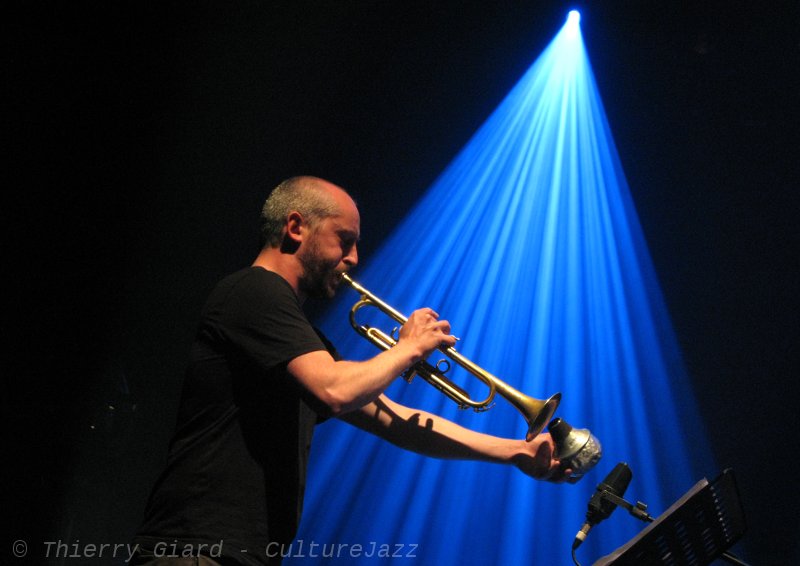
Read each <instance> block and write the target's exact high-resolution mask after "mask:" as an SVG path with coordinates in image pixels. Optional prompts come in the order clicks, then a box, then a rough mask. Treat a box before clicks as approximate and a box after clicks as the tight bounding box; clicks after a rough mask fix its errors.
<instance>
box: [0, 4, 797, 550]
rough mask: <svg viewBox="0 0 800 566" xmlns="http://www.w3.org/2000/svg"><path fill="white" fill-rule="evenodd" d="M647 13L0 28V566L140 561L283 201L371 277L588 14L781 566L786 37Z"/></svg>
mask: <svg viewBox="0 0 800 566" xmlns="http://www.w3.org/2000/svg"><path fill="white" fill-rule="evenodd" d="M481 4H485V5H481ZM651 4H655V3H648V2H602V1H600V2H591V3H585V4H581V3H576V4H566V3H563V2H554V1H549V2H527V3H523V2H513V3H511V2H509V3H506V2H499V3H489V2H486V3H463V4H462V3H456V2H440V1H435V0H430V1H428V2H410V3H409V2H391V3H390V2H377V3H372V2H324V3H323V2H319V3H310V2H260V3H259V2H235V3H227V2H225V3H222V2H221V3H216V4H213V3H195V2H187V3H176V2H171V3H156V2H149V3H148V2H143V3H124V4H121V3H116V2H111V3H104V2H103V3H101V2H97V3H93V4H89V3H77V4H74V3H39V4H35V5H29V4H28V3H19V4H6V5H5V8H4V12H5V17H4V24H3V28H4V32H3V34H2V35H3V39H2V41H3V42H4V44H5V45H4V47H5V48H4V49H3V55H2V56H3V61H4V63H5V64H4V71H5V72H4V80H3V82H4V84H5V89H4V90H5V91H6V94H7V95H10V102H7V103H6V105H4V110H5V112H4V114H5V116H6V119H5V120H4V128H3V129H4V131H5V136H4V137H5V138H6V152H5V156H6V159H7V160H8V163H7V166H6V167H4V173H5V175H4V178H5V182H4V183H3V184H4V185H5V191H4V195H5V196H4V200H5V201H6V205H4V206H3V216H4V222H3V226H4V228H5V229H6V232H7V234H6V237H5V243H4V246H3V248H4V257H5V270H4V272H5V277H4V278H5V280H6V286H5V288H6V293H5V294H4V296H5V301H4V303H5V305H4V317H3V320H4V327H5V328H4V335H5V340H4V342H5V343H6V346H7V347H8V352H7V353H6V355H5V356H4V359H5V362H6V368H5V369H4V371H3V382H4V388H3V407H2V409H3V415H4V419H7V426H4V427H3V430H4V433H5V434H6V436H7V438H6V440H7V442H6V446H7V447H8V449H7V450H8V451H7V457H6V461H7V462H8V463H9V464H10V466H7V469H10V477H9V479H8V481H5V482H4V488H3V489H4V501H5V502H6V503H4V505H3V507H4V510H5V514H6V516H7V518H8V519H10V520H11V524H12V525H13V528H12V529H10V530H7V537H8V544H7V545H6V546H4V547H3V548H2V549H0V556H7V555H10V550H9V549H10V548H11V541H14V540H16V539H24V540H27V541H28V544H29V545H30V547H31V555H30V556H31V557H33V558H30V557H29V558H30V559H31V562H33V561H35V557H36V556H39V555H41V554H42V553H41V546H40V545H41V542H42V541H48V540H57V539H58V538H60V539H61V540H63V541H65V542H67V541H74V540H76V539H80V540H82V541H83V542H98V543H99V542H111V543H115V542H127V541H128V540H129V537H130V534H131V532H132V529H134V528H135V526H136V523H137V521H138V519H139V517H140V515H141V513H142V509H143V506H144V501H145V498H146V495H147V492H148V490H149V488H150V485H151V482H152V481H153V479H154V476H155V474H156V473H157V472H158V469H159V467H160V465H161V464H162V462H163V458H164V454H165V449H166V442H167V440H168V437H169V433H170V429H171V426H172V423H173V421H174V411H175V407H176V404H177V395H178V391H179V386H180V374H181V372H182V367H183V362H184V359H185V353H186V350H187V347H188V344H189V340H190V338H191V334H192V330H193V325H194V322H195V321H196V317H197V314H198V311H199V308H200V305H201V302H202V300H203V299H204V297H205V295H206V293H207V292H208V291H209V290H210V288H211V286H212V285H213V284H214V283H215V282H216V281H217V280H218V279H219V278H221V277H222V276H223V275H225V274H227V273H228V272H231V271H233V270H236V269H238V268H239V267H241V266H243V265H246V264H249V262H250V261H251V260H252V257H253V256H254V254H255V252H256V247H257V235H256V230H257V218H258V211H259V208H260V205H261V203H262V201H263V199H264V197H265V196H266V194H267V192H268V191H269V189H270V188H271V187H272V186H274V185H275V184H277V183H278V182H279V181H281V180H282V179H284V178H286V177H288V176H291V175H295V174H316V175H319V176H322V177H326V178H329V179H330V180H332V181H334V182H337V183H339V184H342V185H343V186H345V187H348V188H350V189H351V190H352V191H353V192H354V194H355V195H356V197H357V199H358V201H359V203H360V205H361V209H362V218H363V226H362V232H363V238H362V245H361V256H362V262H365V263H366V262H368V261H369V256H370V253H371V251H372V250H374V249H375V248H376V246H377V244H378V243H379V242H380V241H381V239H382V238H384V237H385V236H386V235H387V234H389V233H390V232H391V230H392V228H393V226H394V225H395V224H396V223H397V222H398V221H399V220H400V219H401V218H402V217H403V215H404V213H405V212H406V211H407V210H408V209H409V208H410V207H411V206H412V205H413V204H414V202H415V200H416V199H417V198H418V197H419V196H420V195H421V194H422V193H423V192H424V190H425V189H426V188H427V186H429V185H430V183H431V182H432V181H433V180H434V179H435V178H436V176H437V175H438V174H439V173H440V172H441V171H442V170H443V169H444V167H445V166H446V165H447V164H448V163H449V161H450V160H451V159H452V158H453V157H454V156H455V154H456V152H457V151H458V150H459V149H460V148H461V147H462V146H463V145H464V144H465V143H466V141H467V140H468V139H469V138H470V136H471V135H472V134H473V133H474V131H475V130H476V129H477V128H478V127H479V126H480V124H481V123H482V122H483V120H484V119H485V118H486V117H488V115H489V114H490V113H491V111H492V110H493V109H494V108H495V107H496V106H497V104H498V103H499V102H500V100H501V99H502V98H503V97H504V95H505V94H506V93H507V92H508V90H509V89H510V88H511V87H512V86H513V85H514V84H515V83H516V81H517V80H518V79H519V78H520V77H521V75H522V74H523V73H524V71H525V70H526V69H527V68H528V67H529V66H530V64H531V63H532V62H533V61H534V60H535V59H536V57H537V56H538V55H539V54H540V53H541V51H542V49H543V48H544V47H545V46H546V45H547V43H549V41H550V40H551V39H552V38H553V36H554V35H555V34H556V32H557V31H558V30H559V29H560V27H561V26H562V25H563V22H564V21H565V18H566V14H567V11H568V10H569V9H570V8H572V7H579V8H581V11H582V30H583V35H584V40H585V43H586V47H587V51H588V54H589V58H590V60H591V63H592V66H593V70H594V74H595V77H596V79H597V83H598V87H599V90H600V94H601V96H602V99H603V104H604V106H605V109H606V112H607V115H608V120H609V123H610V125H611V129H612V133H613V135H614V138H615V142H616V144H617V148H618V150H619V154H620V158H621V160H622V164H623V168H624V171H625V173H626V177H627V179H628V182H629V185H630V188H631V192H632V195H633V198H634V202H635V204H636V207H637V210H638V212H639V216H640V220H641V223H642V226H643V229H644V232H645V236H646V238H647V242H648V245H649V248H650V251H651V254H652V257H653V261H654V263H655V266H656V270H657V273H658V276H659V278H660V282H661V284H662V289H663V292H664V295H665V297H666V301H667V304H668V308H669V311H670V314H671V317H672V321H673V324H674V328H675V331H676V334H677V336H678V340H679V342H680V345H681V348H682V350H683V354H684V357H685V360H686V365H687V368H688V371H689V374H690V376H691V378H692V380H693V382H694V383H695V389H696V393H697V396H698V400H699V403H700V407H701V409H702V411H703V415H704V417H705V420H706V423H707V427H708V429H709V434H710V436H711V439H712V441H713V447H714V452H715V456H716V459H717V461H718V463H719V465H720V467H732V468H733V469H734V471H735V473H736V475H737V479H738V482H739V486H740V490H741V492H742V496H743V499H744V505H745V511H746V513H747V518H748V523H749V527H750V530H749V532H748V534H747V535H746V538H745V540H746V546H745V549H746V551H747V556H748V558H749V559H750V561H752V563H753V564H761V565H768V564H788V563H793V562H794V563H797V562H800V556H798V550H797V549H798V546H797V542H796V537H797V534H798V532H800V520H798V512H797V509H798V504H800V501H798V495H797V491H798V489H797V481H796V474H797V468H798V465H797V464H798V456H797V449H798V442H797V432H798V416H797V414H798V410H799V409H800V407H798V401H797V399H798V395H797V392H796V389H797V388H796V387H795V386H794V382H795V380H796V379H797V376H798V366H799V364H798V331H797V327H798V322H797V321H798V313H797V309H796V301H795V294H796V291H797V289H798V273H799V272H800V271H799V270H798V259H797V254H798V251H799V248H798V230H797V227H796V221H795V217H796V215H797V212H798V206H797V205H798V201H797V196H796V194H797V190H798V188H800V183H799V182H798V181H799V180H800V175H799V174H798V164H797V163H798V161H800V159H798V157H799V156H800V144H799V143H798V134H797V131H798V126H800V123H799V121H798V115H799V114H800V113H799V112H798V101H800V88H798V74H799V73H800V38H799V36H798V33H799V32H798V30H800V17H799V11H800V10H799V9H798V3H797V2H791V3H785V4H780V3H764V4H761V5H755V4H754V5H751V6H748V5H744V6H740V5H731V4H730V3H722V2H709V3H703V4H702V5H698V6H695V7H693V8H687V7H686V6H685V5H681V6H677V5H676V6H665V5H663V3H660V4H661V5H660V7H654V6H651ZM653 418H658V416H657V415H653ZM663 430H664V431H665V433H667V434H668V433H669V430H670V423H663ZM687 441H688V442H691V439H687ZM681 457H682V455H681V454H676V455H675V465H676V466H680V465H681ZM687 487H688V486H687ZM565 558H566V557H565ZM9 560H13V557H10V558H9V559H5V558H4V559H3V562H4V563H14V562H9ZM566 562H567V559H565V563H566ZM20 563H21V562H20Z"/></svg>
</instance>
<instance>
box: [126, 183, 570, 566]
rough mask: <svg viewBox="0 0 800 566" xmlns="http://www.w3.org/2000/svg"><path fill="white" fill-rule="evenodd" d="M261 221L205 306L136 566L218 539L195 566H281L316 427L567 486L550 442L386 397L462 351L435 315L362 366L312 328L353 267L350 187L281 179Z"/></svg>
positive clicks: (429, 313) (405, 329) (415, 319)
mask: <svg viewBox="0 0 800 566" xmlns="http://www.w3.org/2000/svg"><path fill="white" fill-rule="evenodd" d="M262 221H263V229H262V231H263V239H264V245H263V248H262V249H261V251H260V253H259V254H258V256H257V257H256V258H255V261H254V262H253V264H252V265H251V266H250V267H248V268H246V269H243V270H241V271H239V272H237V273H234V274H232V275H230V276H228V277H227V278H225V279H223V280H222V281H221V282H220V283H219V284H218V285H217V287H216V288H215V289H214V290H213V291H212V293H211V295H210V296H209V298H208V301H207V302H206V305H205V307H204V309H203V312H202V316H201V320H200V324H199V326H198V331H197V335H196V338H195V341H194V344H193V346H192V349H191V354H190V359H189V364H188V368H187V373H186V376H185V381H184V387H183V393H182V397H181V403H180V409H179V413H178V421H177V427H176V431H175V434H174V436H173V439H172V441H171V443H170V450H169V455H168V461H167V467H166V469H165V471H164V472H163V473H162V475H161V476H160V478H159V480H158V482H157V483H156V485H155V487H154V489H153V491H152V493H151V496H150V500H149V502H148V505H147V511H146V516H145V520H144V523H143V524H142V526H141V527H140V529H139V531H138V534H137V536H136V539H135V542H136V543H137V544H138V545H139V548H140V551H139V556H138V558H137V559H135V560H134V562H133V563H134V564H151V563H152V564H156V563H157V564H169V563H176V564H178V563H181V562H179V560H180V559H178V558H176V559H175V560H174V561H173V562H169V561H166V560H165V558H163V557H161V558H159V554H158V552H157V551H156V550H157V548H159V547H158V545H159V544H161V545H162V546H163V545H164V544H176V545H180V544H184V545H195V546H193V547H192V548H198V549H201V551H200V552H198V554H203V552H202V549H209V548H211V545H214V544H219V543H220V541H222V543H223V544H222V545H221V549H220V548H218V550H221V552H217V553H215V554H214V555H213V556H214V558H213V560H212V559H211V558H209V557H207V556H206V557H202V559H201V560H200V563H201V564H277V563H279V561H280V557H279V554H278V556H277V557H276V556H275V554H276V553H274V552H272V553H270V552H267V549H268V548H273V549H274V548H275V546H276V544H277V545H288V544H289V543H290V542H291V541H292V539H293V537H294V535H295V532H296V530H297V526H298V524H299V521H300V513H301V510H302V500H303V490H304V486H305V474H306V463H307V460H308V454H309V450H310V446H311V437H312V432H313V429H314V425H315V424H316V423H317V422H320V421H321V420H323V419H326V418H330V417H336V418H340V419H342V420H345V421H347V422H348V423H351V424H353V425H355V426H357V427H359V428H361V429H364V430H366V431H369V432H371V433H373V434H376V435H378V436H380V437H382V438H384V439H386V440H388V441H390V442H392V443H393V444H396V445H397V446H400V447H402V448H406V449H408V450H412V451H414V452H417V453H419V454H423V455H426V456H432V457H436V458H457V459H469V460H481V461H488V462H496V463H501V464H511V465H514V466H516V467H517V468H519V469H520V470H521V471H522V472H523V473H525V474H527V475H529V476H531V477H533V478H536V479H540V480H547V481H552V482H562V481H565V480H566V479H567V478H568V477H569V475H570V473H571V470H564V469H561V466H560V462H559V461H558V460H557V459H555V457H554V445H553V441H552V438H551V437H550V435H549V434H547V433H545V434H539V435H537V436H535V437H534V438H533V439H532V440H531V441H530V442H526V441H525V440H522V439H520V440H517V439H507V438H499V437H495V436H491V435H487V434H482V433H478V432H475V431H471V430H468V429H465V428H463V427H461V426H459V425H457V424H455V423H453V422H451V421H449V420H446V419H444V418H441V417H439V416H436V415H433V414H430V413H427V412H424V411H420V410H417V409H413V408H410V407H405V406H403V405H400V404H398V403H395V402H394V401H392V400H391V399H389V398H388V397H386V395H384V390H385V389H386V388H387V387H388V386H389V385H390V384H391V383H392V382H393V381H394V380H395V379H396V378H397V377H398V376H399V375H401V374H402V373H403V372H404V371H405V370H407V369H408V368H409V367H411V366H413V365H414V364H416V363H418V362H420V361H422V360H424V359H425V358H427V357H428V355H429V354H431V353H432V352H433V350H435V349H437V348H440V347H444V348H446V347H450V346H453V345H454V344H455V341H456V339H455V338H454V337H453V336H451V335H450V325H449V324H448V322H447V321H445V320H440V319H439V315H438V314H437V313H436V312H434V311H433V310H431V309H430V308H422V309H419V310H416V311H414V312H413V313H412V314H411V315H410V316H409V317H408V320H407V322H406V323H405V324H404V325H403V326H402V328H401V329H400V332H399V336H398V339H397V344H396V345H394V347H392V348H390V349H388V350H386V351H383V352H381V353H379V354H378V355H376V356H374V357H372V358H370V359H368V360H366V361H362V362H352V361H345V360H341V359H339V356H338V355H337V354H336V351H335V349H334V348H333V347H332V345H331V344H330V343H329V342H328V340H327V339H326V338H325V337H324V336H323V335H322V334H321V333H319V332H318V331H317V330H315V329H314V328H313V327H312V326H311V324H310V323H309V321H308V320H307V319H306V317H305V315H304V314H303V311H302V305H303V303H304V301H305V300H306V298H307V297H321V298H331V297H333V296H334V294H335V292H336V289H337V287H338V286H339V284H340V283H341V280H342V274H343V273H346V272H347V271H349V270H350V269H352V268H353V267H355V266H356V264H357V263H358V252H357V243H358V239H359V235H360V217H359V212H358V208H357V207H356V204H355V202H354V201H353V199H352V198H351V197H350V196H349V195H348V194H347V193H346V192H345V191H344V190H343V189H342V188H340V187H338V186H336V185H334V184H332V183H330V182H327V181H324V180H322V179H319V178H315V177H296V178H292V179H289V180H287V181H284V182H283V183H281V184H280V185H278V186H277V187H276V188H275V189H274V190H273V191H272V192H271V194H270V195H269V197H268V198H267V200H266V203H265V204H264V207H263V211H262ZM206 554H209V553H208V552H206ZM159 560H160V561H159ZM192 563H193V564H194V563H197V561H195V562H192Z"/></svg>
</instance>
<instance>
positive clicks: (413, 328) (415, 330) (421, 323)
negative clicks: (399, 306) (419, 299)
mask: <svg viewBox="0 0 800 566" xmlns="http://www.w3.org/2000/svg"><path fill="white" fill-rule="evenodd" d="M455 343H456V338H455V336H451V335H450V323H449V322H447V321H446V320H439V315H438V314H437V313H436V312H435V311H434V310H432V309H429V308H424V309H418V310H415V311H414V312H412V313H411V316H409V317H408V320H407V321H406V323H405V324H404V325H403V327H402V328H401V329H400V336H399V337H398V344H403V345H407V346H411V347H413V348H414V351H415V355H414V363H416V362H419V361H421V360H424V359H425V358H427V357H428V356H429V355H430V354H431V352H433V351H434V350H435V349H436V348H439V347H442V348H447V347H450V346H455Z"/></svg>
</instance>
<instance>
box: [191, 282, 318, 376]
mask: <svg viewBox="0 0 800 566" xmlns="http://www.w3.org/2000/svg"><path fill="white" fill-rule="evenodd" d="M204 320H205V321H206V323H207V325H208V331H209V332H211V333H216V334H217V335H218V336H217V337H218V338H222V340H223V341H224V342H225V343H226V344H228V345H229V346H230V347H233V348H235V349H236V350H237V351H239V353H240V354H244V355H245V357H246V358H248V359H250V361H251V362H255V363H256V364H257V365H258V366H260V367H262V368H263V369H265V370H270V369H272V368H274V367H276V366H278V365H281V364H285V363H288V362H289V361H291V360H292V359H294V358H296V357H297V356H301V355H303V354H307V353H309V352H314V351H317V350H325V349H326V347H325V344H324V343H323V342H322V340H321V339H320V337H319V336H318V335H317V333H316V332H315V331H314V328H313V327H312V326H311V324H310V323H309V322H308V319H306V317H305V315H304V314H303V311H302V309H301V308H300V305H299V303H298V302H297V298H296V296H295V294H294V291H293V290H292V289H291V287H290V286H289V285H288V283H286V282H285V281H283V280H281V279H280V278H279V277H278V276H277V275H274V274H270V273H259V272H256V271H252V272H250V273H248V274H247V275H245V276H243V277H241V278H239V279H238V280H236V281H234V282H233V283H232V284H231V285H230V286H229V287H228V288H227V289H223V290H221V292H220V293H219V294H218V296H217V297H216V298H215V300H214V301H212V302H210V304H209V305H208V308H207V313H206V316H205V317H204Z"/></svg>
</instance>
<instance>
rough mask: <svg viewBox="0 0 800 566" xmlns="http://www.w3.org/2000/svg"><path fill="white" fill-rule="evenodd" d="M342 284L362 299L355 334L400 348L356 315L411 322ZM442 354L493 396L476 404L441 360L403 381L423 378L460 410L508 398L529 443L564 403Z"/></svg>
mask: <svg viewBox="0 0 800 566" xmlns="http://www.w3.org/2000/svg"><path fill="white" fill-rule="evenodd" d="M342 280H343V281H344V282H345V283H347V284H348V285H350V286H351V287H352V288H353V289H355V290H356V291H357V292H358V293H360V294H361V299H360V300H359V301H358V302H357V303H356V304H354V305H353V307H352V308H351V309H350V324H351V326H352V327H353V328H354V329H355V331H356V332H358V333H359V334H360V335H361V336H363V337H364V338H366V339H367V340H369V341H370V342H372V343H373V344H375V345H376V346H377V347H378V348H380V349H382V350H388V349H390V348H391V347H393V346H394V345H395V344H397V340H396V339H395V338H394V337H392V336H391V335H389V334H387V333H385V332H383V331H382V330H380V329H378V328H375V327H372V326H368V325H362V324H359V323H358V322H357V321H356V312H357V311H358V310H360V309H361V308H363V307H367V306H372V307H376V308H377V309H379V310H381V311H382V312H383V313H384V314H386V315H388V316H389V317H391V318H393V319H394V320H395V321H396V322H399V323H400V324H401V325H402V324H405V323H406V321H407V320H408V318H407V317H405V316H404V315H403V314H401V313H400V312H398V311H397V310H395V309H394V308H392V307H391V306H390V305H388V304H386V303H385V302H383V301H382V300H381V299H379V298H378V297H376V296H375V295H373V294H372V293H370V292H369V291H368V290H367V289H365V288H364V287H363V286H362V285H360V284H359V283H357V282H356V281H353V279H352V278H351V277H350V276H349V275H348V274H346V273H343V274H342ZM440 351H441V352H442V353H443V354H444V355H445V356H447V357H448V358H450V359H451V360H453V361H454V362H455V363H457V364H458V365H460V366H462V367H463V368H464V369H466V370H467V371H468V372H470V373H471V374H472V375H474V376H475V377H477V378H478V379H480V380H481V381H482V382H483V383H485V384H486V385H487V386H488V387H489V394H488V396H487V397H486V398H485V399H484V400H483V401H474V400H473V399H471V398H470V396H469V393H468V392H467V391H466V390H464V389H463V388H461V387H459V386H458V385H456V384H455V383H453V382H452V381H451V380H450V379H448V378H447V377H445V374H446V373H447V372H448V371H449V369H450V363H449V362H448V361H447V360H446V359H442V360H440V361H439V362H438V363H437V364H436V365H435V366H434V365H432V364H430V363H428V362H427V361H425V360H423V361H420V362H417V363H416V364H414V366H412V367H411V368H410V369H409V370H408V371H407V372H406V373H405V374H404V375H403V378H404V379H405V380H406V381H407V382H409V383H410V382H411V380H412V379H413V378H414V376H415V375H419V376H421V377H422V378H423V379H424V380H425V381H427V382H428V383H430V384H431V385H433V386H434V387H435V388H436V389H438V390H439V391H441V392H442V393H444V394H445V395H447V396H448V397H450V399H452V400H453V401H455V402H456V404H457V405H458V407H459V408H460V409H467V408H472V409H474V410H475V411H476V412H481V411H486V410H488V409H490V408H491V406H492V405H493V400H494V396H495V394H497V393H499V394H500V396H501V397H504V398H505V399H506V400H507V401H508V402H509V403H511V404H512V405H513V406H514V408H516V409H517V410H518V411H519V412H520V413H522V416H523V417H525V420H526V422H527V423H528V433H527V435H526V436H525V438H526V440H527V441H528V442H530V441H531V440H533V438H534V437H535V436H536V435H537V434H539V433H540V432H541V431H542V430H543V429H544V427H545V425H547V423H548V422H549V421H550V419H551V418H552V416H553V413H555V410H556V408H557V407H558V404H559V403H560V401H561V393H556V394H555V395H553V396H552V397H550V398H549V399H547V400H546V401H542V400H539V399H534V398H533V397H529V396H527V395H525V394H523V393H520V392H519V391H517V390H516V389H514V388H513V387H511V386H510V385H508V384H506V383H504V382H502V381H500V379H498V378H497V377H495V376H494V375H492V374H491V373H489V372H488V371H486V370H484V369H482V368H481V367H479V366H477V365H476V364H475V363H473V362H471V361H470V360H468V359H467V358H465V357H464V356H462V355H461V354H460V353H458V352H457V351H456V349H455V348H453V347H447V348H440Z"/></svg>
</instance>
